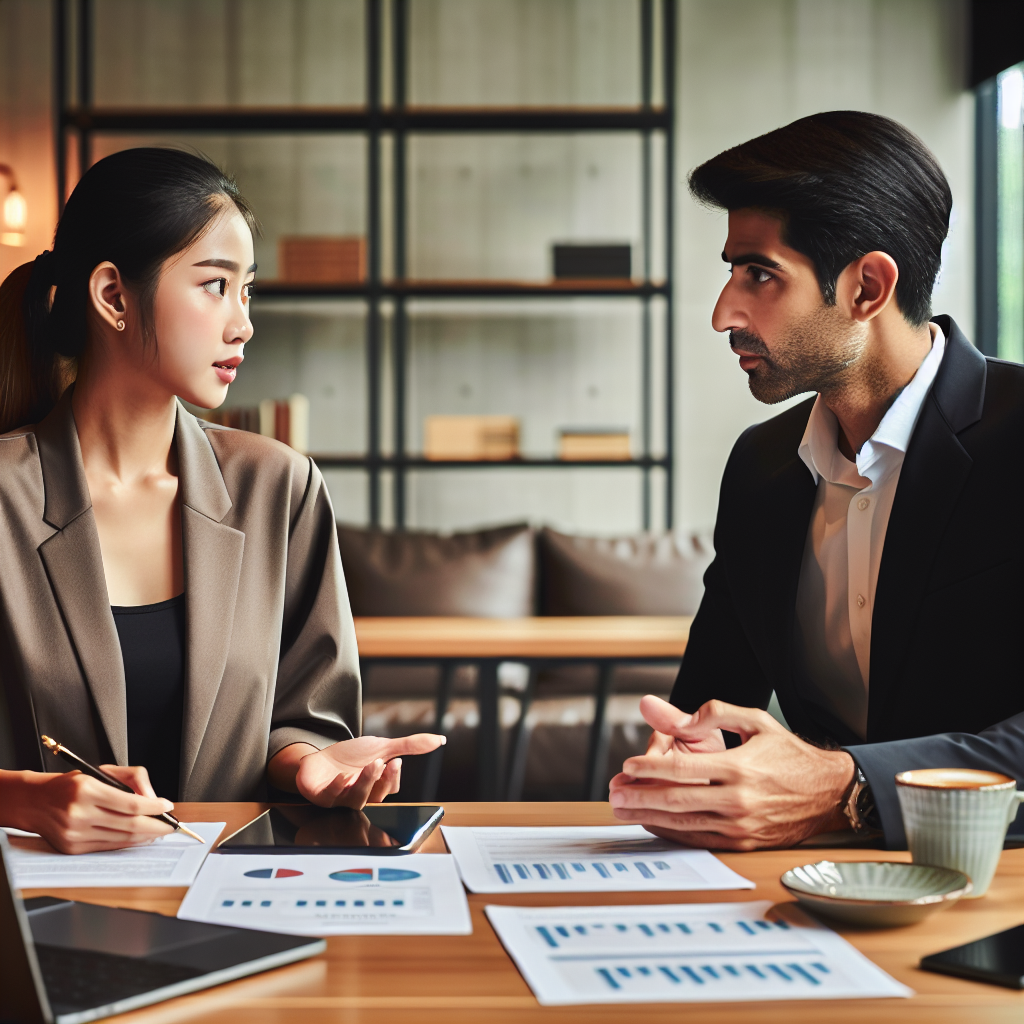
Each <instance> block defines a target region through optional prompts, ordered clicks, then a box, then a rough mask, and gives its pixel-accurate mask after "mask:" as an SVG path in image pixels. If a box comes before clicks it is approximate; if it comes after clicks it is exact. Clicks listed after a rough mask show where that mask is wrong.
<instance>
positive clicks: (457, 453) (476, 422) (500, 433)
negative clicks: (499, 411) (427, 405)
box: [423, 416, 519, 462]
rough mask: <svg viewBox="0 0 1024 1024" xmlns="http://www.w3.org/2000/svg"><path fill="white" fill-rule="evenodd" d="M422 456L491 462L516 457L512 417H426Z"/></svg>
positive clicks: (516, 426)
mask: <svg viewBox="0 0 1024 1024" xmlns="http://www.w3.org/2000/svg"><path fill="white" fill-rule="evenodd" d="M423 455H424V458H427V459H431V460H433V461H447V460H452V461H456V460H458V461H466V462H473V461H476V460H480V461H494V462H501V461H504V460H508V459H515V458H518V457H519V420H518V419H517V418H516V417H515V416H428V417H427V418H426V421H425V423H424V430H423Z"/></svg>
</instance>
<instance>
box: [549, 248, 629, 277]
mask: <svg viewBox="0 0 1024 1024" xmlns="http://www.w3.org/2000/svg"><path fill="white" fill-rule="evenodd" d="M552 253H553V255H552V263H553V269H554V273H555V279H556V280H567V279H572V278H578V279H590V280H597V279H599V278H609V279H615V280H627V281H628V280H629V279H630V278H631V277H632V276H633V258H632V248H631V247H630V246H629V245H568V244H563V243H557V244H555V245H553V246H552Z"/></svg>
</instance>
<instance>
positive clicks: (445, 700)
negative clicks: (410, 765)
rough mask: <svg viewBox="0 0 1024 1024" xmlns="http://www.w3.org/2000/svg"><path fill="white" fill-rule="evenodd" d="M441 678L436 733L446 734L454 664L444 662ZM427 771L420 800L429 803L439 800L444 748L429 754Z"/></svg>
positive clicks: (437, 701)
mask: <svg viewBox="0 0 1024 1024" xmlns="http://www.w3.org/2000/svg"><path fill="white" fill-rule="evenodd" d="M439 667H440V669H441V673H440V677H439V678H438V681H437V697H436V699H435V703H434V732H437V733H443V732H444V718H445V715H447V714H448V705H449V704H450V703H451V699H452V686H453V685H454V682H455V669H456V666H455V664H454V662H450V661H442V662H441V664H440V666H439ZM428 757H429V758H430V760H429V761H428V762H427V768H426V771H424V773H423V787H422V791H421V794H420V799H421V800H423V801H425V802H429V801H433V800H436V799H437V788H438V786H439V785H440V783H441V762H442V761H443V760H444V747H438V749H437V750H435V751H434V752H433V753H431V754H429V755H428Z"/></svg>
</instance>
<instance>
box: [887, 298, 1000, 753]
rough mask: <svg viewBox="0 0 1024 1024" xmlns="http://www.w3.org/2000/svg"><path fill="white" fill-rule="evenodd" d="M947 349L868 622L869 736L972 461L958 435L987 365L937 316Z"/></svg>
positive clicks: (978, 402) (895, 512) (901, 488)
mask: <svg viewBox="0 0 1024 1024" xmlns="http://www.w3.org/2000/svg"><path fill="white" fill-rule="evenodd" d="M934 319H935V321H936V322H937V323H938V324H939V326H940V327H941V328H942V330H943V333H944V334H945V336H946V339H947V341H946V352H945V354H944V356H943V359H942V363H941V365H940V366H939V372H938V374H937V375H936V378H935V384H934V385H933V387H932V390H931V392H930V393H929V395H928V397H927V398H926V399H925V403H924V405H923V407H922V409H921V417H920V419H919V420H918V423H917V427H916V428H915V430H914V434H913V437H912V438H911V442H910V446H909V448H908V449H907V455H906V458H905V459H904V461H903V468H902V470H901V471H900V479H899V484H898V485H897V488H896V496H895V498H894V500H893V506H892V512H891V513H890V516H889V525H888V527H887V529H886V534H885V546H884V548H883V550H882V560H881V564H880V566H879V570H878V583H877V587H876V591H875V607H874V612H873V617H872V626H871V686H870V700H869V705H868V740H869V742H870V741H871V739H872V737H873V736H878V735H879V734H880V732H884V730H883V729H882V727H883V726H884V722H885V714H886V704H887V698H888V696H889V694H891V692H892V690H893V687H894V685H895V682H896V680H897V679H898V678H899V674H900V671H901V669H902V666H903V662H904V659H905V658H906V653H907V647H908V644H909V643H910V640H911V637H912V635H913V631H914V626H915V620H916V619H917V616H918V615H919V614H920V608H921V603H922V600H923V597H924V593H925V590H926V588H927V586H928V582H929V577H930V569H931V566H932V563H933V562H934V561H935V557H936V554H937V552H938V549H939V545H940V544H941V542H942V538H943V536H944V534H945V531H946V526H947V524H948V522H949V519H950V516H951V515H952V513H953V509H954V508H955V507H956V503H957V501H958V500H959V498H960V492H961V491H962V490H963V487H964V485H965V484H966V483H967V479H968V477H969V476H970V473H971V467H972V465H973V462H972V460H971V457H970V456H969V455H968V454H967V452H966V451H965V450H964V448H963V446H962V445H961V444H960V441H959V440H958V438H957V434H958V433H959V432H960V431H961V430H964V429H965V428H967V427H969V426H970V425H971V424H972V423H976V422H977V421H978V420H979V419H980V418H981V413H982V408H983V406H984V399H985V377H986V363H985V358H984V356H982V355H981V354H980V353H979V352H978V351H977V350H976V349H975V348H973V347H972V346H971V344H970V343H969V342H968V341H967V339H966V338H965V337H964V336H963V334H962V333H961V332H960V330H959V328H958V327H957V326H956V324H955V323H953V321H952V320H951V319H950V318H949V317H935V318H934Z"/></svg>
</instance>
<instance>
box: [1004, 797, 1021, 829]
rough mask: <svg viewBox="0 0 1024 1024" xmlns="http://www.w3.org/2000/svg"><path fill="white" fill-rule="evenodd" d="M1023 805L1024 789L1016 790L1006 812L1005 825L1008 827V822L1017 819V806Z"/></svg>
mask: <svg viewBox="0 0 1024 1024" xmlns="http://www.w3.org/2000/svg"><path fill="white" fill-rule="evenodd" d="M1018 804H1024V789H1018V790H1017V792H1016V793H1014V794H1013V799H1012V800H1011V801H1010V806H1009V807H1008V808H1007V810H1006V824H1007V826H1009V824H1010V822H1011V821H1013V819H1014V818H1016V817H1017V805H1018Z"/></svg>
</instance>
